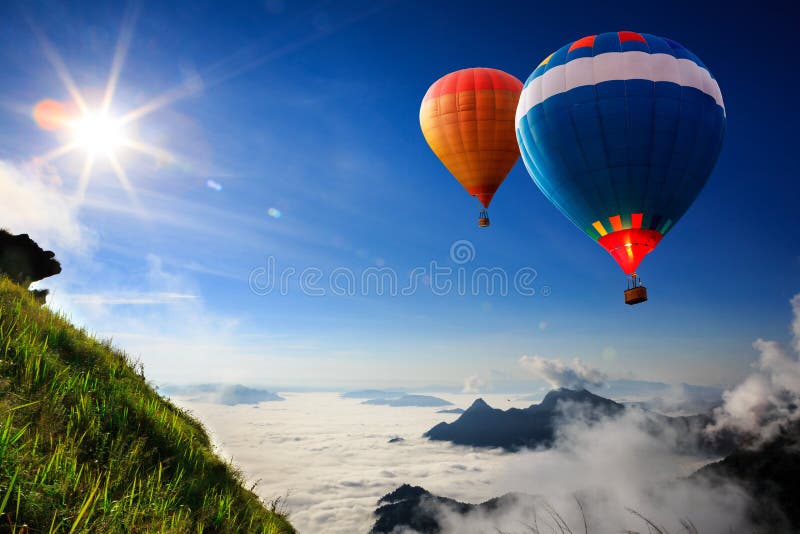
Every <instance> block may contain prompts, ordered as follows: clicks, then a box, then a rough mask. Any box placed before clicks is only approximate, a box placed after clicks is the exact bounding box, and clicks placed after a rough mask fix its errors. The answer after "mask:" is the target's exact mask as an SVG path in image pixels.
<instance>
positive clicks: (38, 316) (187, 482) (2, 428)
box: [0, 278, 294, 534]
mask: <svg viewBox="0 0 800 534" xmlns="http://www.w3.org/2000/svg"><path fill="white" fill-rule="evenodd" d="M242 483H243V480H242V476H241V474H240V473H239V472H238V471H237V470H236V469H235V468H234V467H233V466H232V465H230V464H228V463H226V462H224V461H222V460H221V459H220V458H219V457H217V456H216V455H215V454H214V452H213V450H212V446H211V443H210V441H209V438H208V435H207V434H206V432H205V430H204V429H203V427H202V426H201V425H200V423H198V422H197V421H196V420H194V419H193V418H192V417H190V416H189V415H188V414H187V413H186V412H184V411H182V410H181V409H180V408H178V407H176V406H175V405H174V404H172V403H171V402H169V401H167V400H165V399H164V398H162V397H160V396H159V395H158V394H157V393H156V392H155V390H154V389H153V388H152V387H151V386H149V385H148V384H147V383H146V381H145V379H144V377H143V375H142V373H141V368H138V369H137V366H136V365H135V364H134V363H133V362H131V361H130V360H129V359H128V358H127V357H126V355H125V354H123V353H122V352H120V351H119V350H116V349H114V348H113V347H112V346H111V345H110V343H108V342H101V341H98V340H96V339H94V338H92V337H91V336H89V335H88V334H87V333H86V332H85V331H83V330H81V329H78V328H75V327H74V326H72V325H71V324H70V323H69V322H68V321H67V320H66V319H65V318H64V317H63V316H60V315H58V314H55V313H53V312H51V311H49V310H48V309H46V308H42V307H40V306H39V305H38V304H37V303H36V302H35V301H34V300H33V298H32V297H31V295H30V294H29V293H28V291H26V290H24V289H23V288H21V287H20V286H18V285H16V284H14V283H13V282H11V281H9V280H8V279H6V278H0V533H4V532H13V533H19V534H23V533H33V532H36V533H38V532H65V533H70V532H165V533H167V532H168V533H182V532H186V533H188V532H196V533H203V532H205V533H217V532H219V533H225V532H232V533H233V532H235V533H269V534H283V533H293V532H294V529H293V528H292V527H291V525H290V524H289V523H288V521H287V520H286V517H285V515H284V514H283V513H282V512H281V506H280V502H281V501H280V499H277V500H276V501H273V503H272V505H271V506H265V505H264V503H262V502H261V501H260V500H259V499H258V498H257V497H256V495H255V494H253V493H252V491H248V490H247V489H245V488H244V487H243V485H242Z"/></svg>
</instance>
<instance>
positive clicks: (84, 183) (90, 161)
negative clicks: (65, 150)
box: [75, 154, 94, 206]
mask: <svg viewBox="0 0 800 534" xmlns="http://www.w3.org/2000/svg"><path fill="white" fill-rule="evenodd" d="M93 166H94V156H92V155H91V154H87V155H86V159H85V160H84V162H83V169H82V170H81V175H80V178H78V191H77V192H76V193H75V203H76V204H77V205H78V206H80V205H81V204H82V203H83V199H84V197H85V196H86V188H87V187H88V186H89V177H90V176H91V175H92V167H93Z"/></svg>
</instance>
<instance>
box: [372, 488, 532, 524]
mask: <svg viewBox="0 0 800 534" xmlns="http://www.w3.org/2000/svg"><path fill="white" fill-rule="evenodd" d="M526 497H528V498H531V497H529V496H526V495H521V494H516V493H507V494H506V495H503V496H502V497H497V498H494V499H491V500H488V501H486V502H483V503H481V504H469V503H463V502H459V501H456V500H454V499H448V498H447V497H438V496H436V495H433V494H431V493H430V492H428V491H427V490H425V489H424V488H421V487H419V486H410V485H408V484H403V485H402V486H400V487H398V488H397V489H396V490H394V491H393V492H391V493H388V494H386V495H384V496H383V497H381V498H380V500H379V501H378V509H377V510H375V517H376V519H375V524H374V525H373V526H372V530H370V534H388V533H391V532H398V531H399V530H398V529H401V528H406V529H411V530H412V531H414V532H419V533H421V534H438V533H439V532H441V525H440V524H439V520H438V518H437V515H436V509H435V508H436V507H437V506H438V505H443V506H446V507H447V508H448V509H450V510H451V511H453V512H454V513H459V514H462V515H463V514H467V513H470V512H474V511H480V512H484V513H491V512H496V511H498V510H501V509H502V508H504V507H506V506H512V505H515V504H516V503H517V502H518V500H519V499H520V498H526Z"/></svg>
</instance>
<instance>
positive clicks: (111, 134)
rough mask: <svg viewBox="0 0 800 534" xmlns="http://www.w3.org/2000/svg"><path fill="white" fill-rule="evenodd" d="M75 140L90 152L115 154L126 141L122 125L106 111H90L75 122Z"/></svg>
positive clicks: (107, 154) (93, 153) (94, 153)
mask: <svg viewBox="0 0 800 534" xmlns="http://www.w3.org/2000/svg"><path fill="white" fill-rule="evenodd" d="M73 134H74V136H75V141H76V142H77V143H78V144H79V145H80V146H82V147H84V148H85V149H86V150H87V152H89V154H92V155H98V154H103V155H106V156H113V155H114V153H115V151H116V150H117V148H119V147H120V146H121V145H122V144H124V143H125V135H124V133H123V131H122V125H121V124H120V123H119V121H118V120H116V119H114V118H112V117H109V116H108V114H105V113H97V112H89V113H87V114H86V115H84V116H83V117H81V118H80V119H78V120H77V121H76V122H75V123H74V124H73Z"/></svg>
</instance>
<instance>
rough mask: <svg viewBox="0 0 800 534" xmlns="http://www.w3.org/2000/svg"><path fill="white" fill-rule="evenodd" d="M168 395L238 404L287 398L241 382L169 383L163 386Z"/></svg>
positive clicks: (197, 400)
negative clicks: (186, 384) (182, 384)
mask: <svg viewBox="0 0 800 534" xmlns="http://www.w3.org/2000/svg"><path fill="white" fill-rule="evenodd" d="M161 390H162V391H163V392H164V393H166V394H167V395H173V396H180V397H188V398H189V400H192V401H195V402H210V403H214V404H224V405H225V406H236V405H237V404H258V403H259V402H273V401H282V400H285V399H284V398H283V397H281V396H280V395H277V394H276V393H273V392H271V391H267V390H266V389H260V388H251V387H248V386H243V385H241V384H193V385H188V386H174V385H167V386H164V387H162V388H161Z"/></svg>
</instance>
